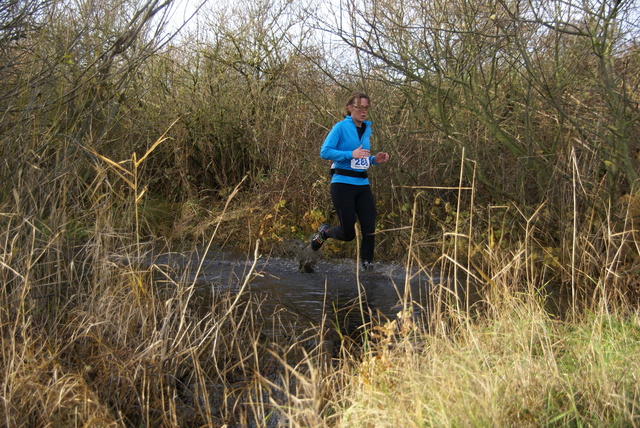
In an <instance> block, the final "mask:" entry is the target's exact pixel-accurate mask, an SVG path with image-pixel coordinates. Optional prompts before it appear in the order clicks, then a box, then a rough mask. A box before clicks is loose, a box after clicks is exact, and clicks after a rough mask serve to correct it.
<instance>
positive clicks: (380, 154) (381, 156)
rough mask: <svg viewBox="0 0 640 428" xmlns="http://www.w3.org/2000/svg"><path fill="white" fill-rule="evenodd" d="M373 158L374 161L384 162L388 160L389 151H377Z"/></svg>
mask: <svg viewBox="0 0 640 428" xmlns="http://www.w3.org/2000/svg"><path fill="white" fill-rule="evenodd" d="M373 160H374V162H375V163H384V162H386V161H388V160H389V153H385V152H378V154H376V156H375V158H374V159H373Z"/></svg>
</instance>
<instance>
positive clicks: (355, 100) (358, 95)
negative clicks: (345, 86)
mask: <svg viewBox="0 0 640 428" xmlns="http://www.w3.org/2000/svg"><path fill="white" fill-rule="evenodd" d="M362 99H365V100H368V101H369V104H371V99H370V98H369V95H367V94H365V93H364V92H354V93H353V94H351V95H350V96H349V99H348V100H347V105H346V106H345V108H346V107H348V106H354V105H355V106H357V105H359V104H360V100H362ZM346 110H347V116H351V112H350V111H349V109H348V108H347V109H346Z"/></svg>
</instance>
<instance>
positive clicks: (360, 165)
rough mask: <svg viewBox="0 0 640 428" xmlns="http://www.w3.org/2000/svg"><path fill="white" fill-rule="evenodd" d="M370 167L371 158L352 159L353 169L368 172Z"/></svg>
mask: <svg viewBox="0 0 640 428" xmlns="http://www.w3.org/2000/svg"><path fill="white" fill-rule="evenodd" d="M370 166H371V164H370V163H369V158H364V159H351V169H360V170H367V169H369V167H370Z"/></svg>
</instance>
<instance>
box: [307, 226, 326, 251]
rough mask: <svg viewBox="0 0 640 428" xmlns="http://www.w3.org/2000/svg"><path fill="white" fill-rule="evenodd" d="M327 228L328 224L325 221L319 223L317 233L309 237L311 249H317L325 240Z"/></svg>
mask: <svg viewBox="0 0 640 428" xmlns="http://www.w3.org/2000/svg"><path fill="white" fill-rule="evenodd" d="M328 230H329V225H328V224H326V223H325V224H323V225H321V226H320V227H319V228H318V233H316V234H315V235H313V237H312V238H311V249H312V250H313V251H318V250H319V249H320V247H322V244H324V241H326V240H327V231H328Z"/></svg>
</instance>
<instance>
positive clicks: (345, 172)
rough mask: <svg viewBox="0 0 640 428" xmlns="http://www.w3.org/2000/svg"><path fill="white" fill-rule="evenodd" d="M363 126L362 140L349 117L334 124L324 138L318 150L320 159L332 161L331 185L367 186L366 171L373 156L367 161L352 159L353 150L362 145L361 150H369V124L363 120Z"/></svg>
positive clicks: (371, 162)
mask: <svg viewBox="0 0 640 428" xmlns="http://www.w3.org/2000/svg"><path fill="white" fill-rule="evenodd" d="M362 124H363V126H365V130H364V133H363V134H362V138H360V137H359V136H358V130H357V129H356V124H355V123H354V122H353V119H352V118H351V116H347V117H345V118H344V120H342V121H340V122H338V123H336V124H335V125H334V127H333V128H332V129H331V131H329V134H328V135H327V138H325V140H324V143H323V144H322V148H321V149H320V157H321V158H322V159H328V160H332V161H333V165H331V169H332V171H335V173H334V174H333V177H332V178H331V182H332V183H345V184H354V185H360V186H363V185H368V184H369V179H368V178H367V176H366V171H367V169H368V168H369V166H371V165H376V163H375V162H374V160H373V159H374V158H375V156H369V159H353V156H352V153H353V151H354V150H355V149H357V148H358V147H360V145H362V148H363V149H366V150H371V142H370V141H369V139H370V137H371V122H370V121H368V120H365V121H364V122H363V123H362Z"/></svg>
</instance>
